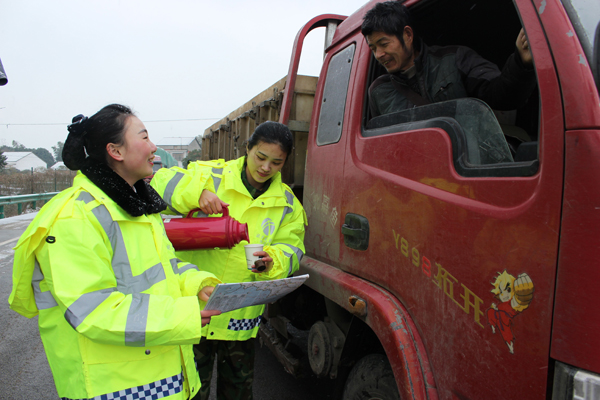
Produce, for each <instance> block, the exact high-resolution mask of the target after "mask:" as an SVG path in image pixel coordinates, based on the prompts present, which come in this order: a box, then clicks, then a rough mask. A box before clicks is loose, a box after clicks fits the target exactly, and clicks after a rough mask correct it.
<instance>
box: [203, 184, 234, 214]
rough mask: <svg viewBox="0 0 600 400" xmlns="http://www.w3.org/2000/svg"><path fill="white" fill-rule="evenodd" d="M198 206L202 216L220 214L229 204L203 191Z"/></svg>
mask: <svg viewBox="0 0 600 400" xmlns="http://www.w3.org/2000/svg"><path fill="white" fill-rule="evenodd" d="M198 205H199V206H200V209H201V210H202V212H203V213H204V214H206V215H211V214H221V213H222V212H223V207H227V206H228V205H229V204H227V203H225V202H224V201H222V200H221V199H219V196H217V195H216V194H214V193H213V192H211V191H210V190H206V189H204V190H203V191H202V194H201V195H200V200H198Z"/></svg>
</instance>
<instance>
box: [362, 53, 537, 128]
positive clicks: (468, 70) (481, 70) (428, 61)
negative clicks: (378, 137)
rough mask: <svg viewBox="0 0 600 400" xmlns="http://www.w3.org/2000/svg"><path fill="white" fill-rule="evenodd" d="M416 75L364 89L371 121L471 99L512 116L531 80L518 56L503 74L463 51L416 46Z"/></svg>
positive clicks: (395, 76) (383, 79)
mask: <svg viewBox="0 0 600 400" xmlns="http://www.w3.org/2000/svg"><path fill="white" fill-rule="evenodd" d="M415 67H416V70H417V71H416V74H415V75H414V76H413V77H412V78H410V79H407V78H406V77H405V76H404V75H403V74H400V73H395V74H386V75H382V76H380V77H379V78H377V79H376V80H375V81H373V83H372V84H371V86H370V87H369V104H370V108H371V114H372V116H373V117H376V116H378V115H383V114H389V113H392V112H396V111H401V110H404V109H407V108H411V107H414V106H415V105H417V106H418V105H424V104H429V103H437V102H440V101H446V100H452V99H457V98H461V97H476V98H478V99H480V100H483V101H485V102H486V103H487V104H488V105H489V106H490V107H491V108H492V109H495V110H513V109H516V108H518V107H520V106H521V105H523V104H524V103H525V101H526V100H527V98H528V97H529V96H530V94H531V92H532V91H533V89H534V87H535V85H536V80H535V73H534V71H533V68H531V69H527V68H526V67H525V66H524V64H523V62H522V61H521V57H520V56H519V54H518V53H517V52H515V53H513V54H511V55H510V57H509V58H508V60H507V61H506V64H505V65H504V69H503V70H502V72H500V70H499V69H498V67H497V66H496V64H494V63H492V62H490V61H487V60H486V59H484V58H483V57H481V56H480V55H479V54H477V53H476V52H475V51H473V50H472V49H470V48H468V47H465V46H445V47H440V46H432V47H428V46H426V45H425V44H424V43H421V52H420V54H419V56H418V57H417V58H416V59H415Z"/></svg>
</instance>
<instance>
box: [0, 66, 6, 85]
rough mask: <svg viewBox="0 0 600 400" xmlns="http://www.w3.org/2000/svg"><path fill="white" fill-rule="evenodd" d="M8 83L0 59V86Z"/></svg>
mask: <svg viewBox="0 0 600 400" xmlns="http://www.w3.org/2000/svg"><path fill="white" fill-rule="evenodd" d="M7 83H8V78H7V77H6V72H4V67H3V66H2V60H0V86H4V85H6V84H7Z"/></svg>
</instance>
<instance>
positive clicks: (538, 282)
mask: <svg viewBox="0 0 600 400" xmlns="http://www.w3.org/2000/svg"><path fill="white" fill-rule="evenodd" d="M409 3H410V9H411V10H412V12H413V15H414V16H415V18H416V19H418V20H419V21H420V22H421V24H420V26H421V30H422V34H421V35H422V37H423V39H424V41H425V43H427V44H429V45H434V44H437V45H450V44H453V45H466V46H468V47H470V48H472V49H474V50H476V51H477V52H479V54H481V55H482V56H483V57H484V58H487V59H488V60H492V61H494V62H496V63H497V64H498V65H499V67H500V68H502V65H503V64H504V61H505V60H506V59H507V57H508V56H509V55H510V54H511V53H512V52H513V50H514V43H515V39H516V37H517V35H518V33H519V31H520V29H521V26H523V27H524V29H525V31H526V34H527V37H528V40H529V44H530V46H531V48H532V52H533V56H534V63H535V74H536V79H537V88H536V89H535V93H534V94H533V95H532V96H531V98H530V99H529V100H528V104H527V105H526V106H525V107H524V108H522V109H519V110H515V111H513V112H508V113H507V112H503V113H500V112H494V111H493V110H491V109H490V108H489V106H488V105H487V104H486V103H484V102H482V101H480V100H477V99H471V98H464V99H457V100H451V101H447V102H442V103H433V104H430V105H427V106H423V107H416V108H413V109H409V110H404V111H399V112H397V113H394V114H389V115H384V116H380V117H377V118H371V116H370V115H369V111H368V108H369V107H368V96H367V91H368V87H369V85H370V83H371V82H372V81H373V80H374V79H375V78H376V77H377V75H378V74H379V73H381V70H380V67H378V66H377V63H376V61H375V60H374V58H373V57H372V56H371V53H370V50H369V48H368V46H367V44H366V43H365V41H364V39H362V36H360V35H357V36H356V37H357V38H360V39H362V40H359V39H357V40H356V44H355V46H356V50H355V56H354V60H355V62H354V64H353V71H370V72H369V74H364V73H363V74H362V75H360V74H358V73H357V74H356V78H355V79H353V77H354V76H355V74H354V72H353V73H351V74H350V92H351V94H352V95H351V96H349V98H350V99H351V100H350V101H349V103H348V104H347V110H346V114H345V115H346V119H345V121H344V125H345V127H346V128H347V142H346V143H345V144H344V142H343V140H342V141H340V142H339V143H338V144H337V145H338V146H340V145H345V154H346V157H345V160H344V170H343V179H338V177H337V176H336V177H335V182H330V184H332V185H333V184H334V183H335V185H334V186H333V187H334V188H335V191H334V190H333V189H331V190H330V191H329V192H328V193H330V194H331V196H339V198H340V201H341V209H340V210H339V211H338V213H337V219H338V220H339V221H340V222H339V224H338V226H337V229H339V231H338V232H337V234H338V235H339V237H340V238H341V239H340V244H339V248H340V250H339V262H337V265H339V267H340V268H341V269H343V270H345V271H346V272H348V273H351V274H354V275H357V276H360V277H362V278H364V279H367V280H369V281H371V282H375V283H377V284H378V285H380V286H382V287H384V288H385V289H387V290H389V291H390V292H392V293H393V294H394V295H395V296H397V298H398V299H399V300H400V301H401V302H402V303H403V304H404V306H405V307H406V308H407V309H408V310H409V312H410V313H411V317H412V318H413V320H414V321H415V323H416V325H417V327H418V330H419V331H420V334H421V336H422V340H423V342H424V344H425V347H426V350H427V354H428V357H429V360H430V362H431V365H432V370H433V371H434V375H435V381H436V385H437V388H438V393H439V396H440V398H441V399H450V398H470V399H484V398H509V399H510V398H545V394H546V384H547V377H548V360H549V347H550V332H551V322H552V321H551V317H552V304H553V296H554V282H555V274H556V264H557V246H558V238H559V237H558V235H559V229H560V210H561V191H562V189H561V188H562V182H563V152H564V148H563V147H564V145H563V142H564V122H563V113H562V103H561V97H560V90H559V85H558V82H557V78H556V72H555V71H554V65H553V60H552V56H551V53H550V50H549V47H548V43H547V40H546V37H545V33H544V31H543V28H542V26H541V25H540V22H539V18H538V13H539V7H540V6H541V5H540V4H537V3H539V2H537V1H536V2H531V1H522V0H517V1H515V4H514V5H513V2H481V1H474V0H473V1H464V2H456V1H451V0H445V1H428V2H419V1H412V2H409ZM542 3H545V2H542ZM323 101H325V99H323ZM520 146H523V147H522V148H521V150H520V151H519V149H518V148H519V147H520ZM331 148H332V150H331V151H332V153H331V160H339V159H340V157H339V153H338V152H340V151H342V150H341V149H339V150H333V147H331ZM334 153H335V154H334ZM309 162H314V160H311V161H309ZM321 162H323V163H325V162H326V161H325V160H321ZM324 167H325V166H324ZM330 168H332V169H334V167H333V166H331V167H330ZM337 168H339V166H337V165H336V166H335V169H337ZM328 174H331V170H329V171H328ZM329 176H333V175H329ZM324 183H325V182H324ZM324 187H325V185H324ZM323 193H325V189H323ZM329 206H330V207H331V204H330V205H329ZM329 215H331V210H330V212H329ZM332 222H333V221H332ZM329 223H330V222H329V221H322V224H323V225H327V224H329ZM309 236H310V235H307V237H309ZM515 290H518V291H520V293H521V294H523V293H527V294H528V296H529V299H528V300H526V301H516V300H517V297H515ZM531 296H533V297H531ZM519 299H521V300H522V299H523V297H520V298H519Z"/></svg>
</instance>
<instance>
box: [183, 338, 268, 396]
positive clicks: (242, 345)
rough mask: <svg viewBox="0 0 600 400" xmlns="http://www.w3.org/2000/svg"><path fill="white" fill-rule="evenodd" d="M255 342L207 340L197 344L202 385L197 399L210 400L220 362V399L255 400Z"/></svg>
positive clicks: (195, 355) (196, 356)
mask: <svg viewBox="0 0 600 400" xmlns="http://www.w3.org/2000/svg"><path fill="white" fill-rule="evenodd" d="M255 352H256V351H255V348H254V339H248V340H244V341H236V340H234V341H228V340H206V338H202V340H200V343H199V344H196V345H194V358H195V360H196V367H197V368H198V374H199V375H200V381H201V382H202V386H201V387H200V391H199V392H198V394H196V396H195V397H194V399H193V400H208V397H209V395H210V382H211V380H212V378H213V366H214V362H215V356H216V359H217V376H216V377H215V378H216V379H217V399H218V400H252V382H253V381H254V354H255Z"/></svg>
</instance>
